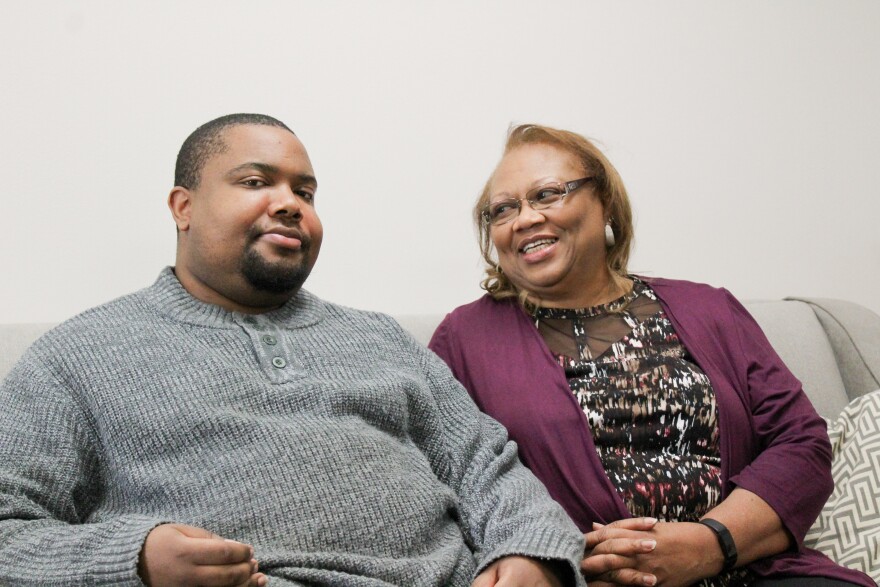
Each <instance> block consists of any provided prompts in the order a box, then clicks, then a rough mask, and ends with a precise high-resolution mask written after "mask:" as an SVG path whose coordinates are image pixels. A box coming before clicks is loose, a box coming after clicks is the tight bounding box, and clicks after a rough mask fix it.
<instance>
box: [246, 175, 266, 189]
mask: <svg viewBox="0 0 880 587" xmlns="http://www.w3.org/2000/svg"><path fill="white" fill-rule="evenodd" d="M241 183H242V185H245V186H247V187H249V188H261V187H264V186H267V185H269V184H268V183H266V182H265V181H263V180H262V179H259V178H256V177H251V178H248V179H246V180H244V181H242V182H241Z"/></svg>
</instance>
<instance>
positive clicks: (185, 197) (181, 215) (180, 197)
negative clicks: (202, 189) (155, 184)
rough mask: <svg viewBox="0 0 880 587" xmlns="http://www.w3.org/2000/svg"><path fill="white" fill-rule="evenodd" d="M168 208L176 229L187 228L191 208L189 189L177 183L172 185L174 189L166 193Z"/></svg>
mask: <svg viewBox="0 0 880 587" xmlns="http://www.w3.org/2000/svg"><path fill="white" fill-rule="evenodd" d="M168 209H169V210H171V215H172V216H173V217H174V223H175V224H176V225H177V230H180V231H186V230H189V215H190V210H191V209H192V194H191V193H190V191H189V190H188V189H186V188H185V187H181V186H179V185H178V186H174V189H172V190H171V193H170V194H168Z"/></svg>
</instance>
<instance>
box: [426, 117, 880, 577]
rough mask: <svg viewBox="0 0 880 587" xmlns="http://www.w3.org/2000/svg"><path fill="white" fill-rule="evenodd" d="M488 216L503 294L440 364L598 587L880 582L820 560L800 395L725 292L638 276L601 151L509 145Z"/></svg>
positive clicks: (612, 175) (824, 466) (824, 478)
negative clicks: (542, 494) (556, 520)
mask: <svg viewBox="0 0 880 587" xmlns="http://www.w3.org/2000/svg"><path fill="white" fill-rule="evenodd" d="M474 217H475V221H476V224H477V228H478V230H479V233H480V241H481V248H482V252H483V257H484V259H485V260H486V262H487V263H488V268H487V270H486V273H487V278H486V279H485V280H484V282H483V287H484V289H486V291H487V292H488V294H487V295H486V296H484V297H482V298H481V299H479V300H477V301H475V302H473V303H471V304H468V305H466V306H462V307H460V308H458V309H456V310H455V311H453V312H452V313H451V314H449V315H448V316H447V317H446V319H445V320H444V321H443V322H442V324H441V325H440V326H439V327H438V329H437V331H436V332H435V334H434V337H433V339H432V340H431V343H430V347H431V348H432V349H433V350H434V351H435V352H436V353H437V354H438V355H440V357H442V358H443V359H444V360H445V361H446V362H447V363H448V364H449V366H450V368H451V369H452V371H453V372H454V373H455V375H456V377H457V378H458V379H459V381H461V382H462V383H463V384H464V386H465V387H466V388H467V389H468V390H469V391H470V393H471V395H472V396H473V398H474V400H475V401H476V403H477V404H478V405H479V406H480V408H481V409H482V410H483V411H485V412H486V413H488V414H490V415H491V416H493V417H495V418H496V419H497V420H499V421H500V422H501V423H502V424H504V425H505V426H506V427H507V428H508V430H509V432H510V436H511V438H513V439H514V440H515V441H516V442H517V444H518V445H519V450H520V456H521V458H522V460H523V462H525V464H526V465H528V466H529V467H530V468H531V469H532V471H533V472H534V473H535V474H536V475H537V476H538V477H539V478H540V479H541V480H542V481H543V482H544V483H545V485H546V486H547V489H548V490H549V492H550V494H551V495H552V496H553V497H554V498H555V499H556V500H557V501H558V502H559V503H561V504H562V505H563V507H564V508H565V509H566V510H567V511H568V513H569V515H570V516H571V517H572V519H574V521H575V523H577V524H578V525H579V526H580V528H581V529H582V531H584V532H585V533H586V535H585V537H586V541H587V550H586V552H585V556H584V560H583V564H582V569H583V572H584V574H585V576H586V578H587V580H588V581H589V582H590V584H591V585H655V584H657V585H690V584H695V583H700V582H702V584H704V585H731V586H733V585H817V586H818V585H864V586H871V585H874V582H873V581H872V580H871V579H870V578H868V577H867V576H865V575H863V574H862V573H859V572H857V571H853V570H850V569H845V568H843V567H840V566H838V565H836V564H835V563H833V562H832V561H831V560H829V559H828V558H826V557H825V556H823V555H822V554H820V553H818V552H816V551H813V550H809V549H807V548H805V547H804V545H803V538H804V535H805V534H806V532H807V530H808V529H809V527H810V525H811V524H812V523H813V521H814V520H815V519H816V517H817V516H818V514H819V511H820V510H821V508H822V506H823V504H824V503H825V500H826V499H827V498H828V496H829V494H830V492H831V489H832V481H831V475H830V463H831V450H830V446H829V442H828V437H827V434H826V431H825V423H824V421H823V420H822V419H821V418H820V417H819V416H818V415H817V414H816V411H815V410H814V409H813V407H812V405H811V404H810V402H809V400H808V399H807V397H806V396H805V395H804V393H803V390H802V389H801V385H800V382H798V380H797V379H796V378H795V377H794V376H793V375H792V374H791V372H790V371H789V370H788V369H787V368H786V367H785V365H784V364H783V363H782V361H781V360H780V359H779V357H778V356H777V355H776V353H775V352H774V351H773V349H772V348H771V347H770V344H769V343H768V342H767V339H766V337H765V336H764V334H763V333H762V332H761V329H760V328H759V327H758V325H757V324H756V323H755V321H754V320H753V319H752V317H751V316H750V315H749V314H748V312H746V310H745V309H744V308H743V307H742V305H740V303H739V302H737V301H736V299H734V298H733V296H731V295H730V294H729V293H728V292H727V291H726V290H723V289H715V288H713V287H710V286H707V285H701V284H696V283H689V282H684V281H675V280H669V279H649V278H645V277H638V276H634V275H629V274H628V273H627V270H626V266H627V259H628V256H629V250H630V244H631V241H632V214H631V211H630V206H629V201H628V198H627V195H626V191H625V189H624V186H623V182H622V181H621V179H620V176H619V175H618V174H617V171H616V170H615V169H614V167H613V166H612V165H611V163H610V162H609V161H608V160H607V159H606V158H605V156H604V155H603V154H602V153H601V152H600V151H599V150H598V149H597V148H596V147H595V146H594V145H593V144H592V143H590V142H589V141H588V140H586V139H585V138H583V137H581V136H580V135H577V134H574V133H571V132H567V131H561V130H556V129H551V128H546V127H540V126H535V125H523V126H519V127H516V128H514V129H512V130H511V132H510V135H509V137H508V141H507V145H506V147H505V150H504V155H503V157H502V159H501V161H500V163H499V164H498V167H497V168H496V169H495V172H494V173H493V174H492V176H491V177H490V178H489V181H488V182H487V184H486V187H485V189H484V190H483V193H482V195H481V196H480V199H479V201H478V202H477V205H476V207H475V215H474Z"/></svg>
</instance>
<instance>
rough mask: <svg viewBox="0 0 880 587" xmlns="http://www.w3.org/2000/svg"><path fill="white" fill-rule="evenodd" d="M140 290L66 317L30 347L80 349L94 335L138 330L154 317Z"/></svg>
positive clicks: (142, 291)
mask: <svg viewBox="0 0 880 587" xmlns="http://www.w3.org/2000/svg"><path fill="white" fill-rule="evenodd" d="M145 289H146V288H145ZM144 291H145V290H144V289H142V290H138V291H136V292H132V293H129V294H126V295H123V296H120V297H118V298H116V299H114V300H111V301H109V302H105V303H103V304H99V305H97V306H94V307H92V308H89V309H87V310H84V311H82V312H80V313H79V314H77V315H75V316H73V317H71V318H68V319H67V320H65V321H63V322H61V323H59V324H58V325H56V326H54V327H53V328H51V329H49V330H48V331H46V332H45V333H44V334H43V335H42V336H41V337H40V338H39V339H37V341H36V342H35V343H34V345H33V347H34V348H37V349H38V348H40V347H44V346H46V347H58V346H71V347H80V346H82V345H83V344H84V343H87V341H89V340H91V339H93V338H94V337H95V335H96V334H97V333H104V332H109V331H115V332H119V333H122V332H134V331H138V330H139V329H141V328H142V327H143V325H144V322H145V320H150V319H154V317H155V313H153V312H151V306H150V304H149V302H148V301H147V300H146V298H145V296H144Z"/></svg>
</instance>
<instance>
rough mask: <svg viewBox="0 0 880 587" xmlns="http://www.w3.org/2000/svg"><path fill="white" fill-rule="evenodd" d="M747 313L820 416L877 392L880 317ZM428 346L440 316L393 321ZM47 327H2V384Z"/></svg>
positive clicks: (826, 308) (858, 309)
mask: <svg viewBox="0 0 880 587" xmlns="http://www.w3.org/2000/svg"><path fill="white" fill-rule="evenodd" d="M746 307H747V308H748V310H749V312H751V313H752V315H753V316H754V317H755V319H756V320H757V321H758V323H759V324H760V325H761V327H762V328H763V329H764V332H765V333H766V334H767V337H768V338H769V339H770V342H771V343H773V346H774V347H775V348H776V351H777V352H778V353H779V355H780V356H781V357H782V358H783V360H784V361H785V363H786V364H787V365H788V366H789V368H790V369H791V370H792V371H793V372H794V373H795V375H797V376H798V377H799V378H800V380H801V381H802V382H803V384H804V389H805V390H806V392H807V395H809V397H810V399H811V400H812V401H813V404H814V405H815V406H816V409H817V410H818V411H819V413H820V414H822V415H823V416H825V417H826V418H833V417H835V416H837V414H839V413H840V411H841V410H842V409H843V407H844V406H845V405H846V404H847V403H849V402H850V401H851V400H853V399H855V398H857V397H860V396H862V395H864V394H866V393H868V392H870V391H873V390H875V389H880V316H878V315H877V314H874V313H873V312H871V311H870V310H868V309H867V308H864V307H863V306H859V305H857V304H853V303H851V302H845V301H841V300H830V299H807V298H801V299H798V298H789V299H786V300H773V301H752V302H747V303H746ZM397 319H398V321H399V322H400V323H401V324H402V325H403V326H404V327H405V328H406V329H407V330H409V331H410V332H411V333H412V334H413V336H415V337H416V339H418V340H419V341H420V342H422V343H427V342H428V339H430V337H431V334H432V333H433V331H434V328H435V327H436V326H437V324H438V322H439V321H440V320H441V319H442V315H407V316H397ZM51 326H52V325H51V324H3V325H0V378H2V377H5V375H6V373H7V372H8V371H9V369H11V368H12V365H13V364H15V361H16V360H17V359H18V357H19V356H20V355H21V354H22V353H23V352H24V350H25V349H26V348H27V347H28V346H29V345H30V344H31V343H32V342H33V341H34V340H36V339H37V337H38V336H40V335H41V334H42V333H43V332H45V331H46V330H48V329H49V328H51Z"/></svg>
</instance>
